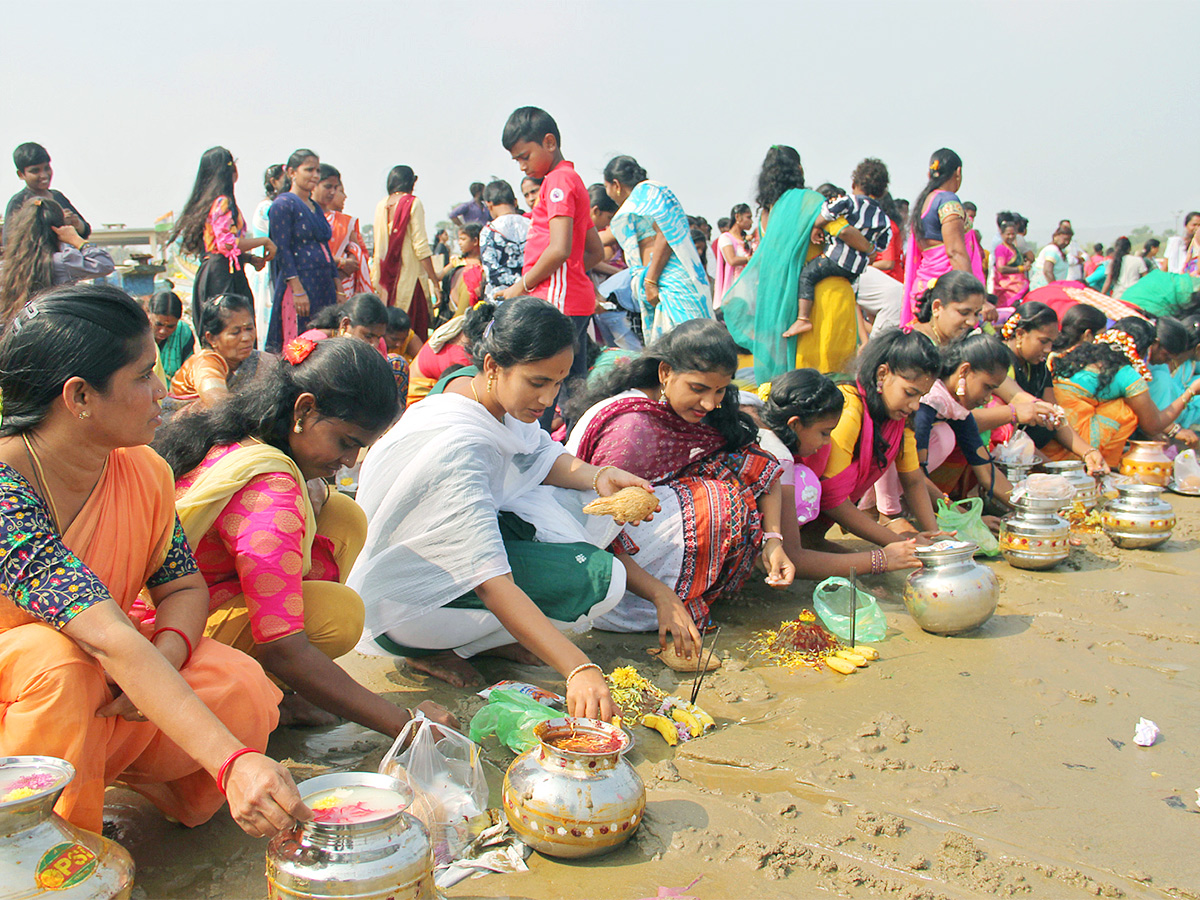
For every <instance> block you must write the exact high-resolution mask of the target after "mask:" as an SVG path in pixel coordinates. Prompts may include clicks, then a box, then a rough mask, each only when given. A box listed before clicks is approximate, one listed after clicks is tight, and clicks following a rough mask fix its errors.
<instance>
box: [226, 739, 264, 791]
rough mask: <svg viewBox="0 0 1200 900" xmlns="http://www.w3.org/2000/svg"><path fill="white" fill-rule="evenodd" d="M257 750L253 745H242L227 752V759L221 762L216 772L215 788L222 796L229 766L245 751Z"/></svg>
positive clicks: (252, 751) (244, 753)
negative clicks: (239, 748)
mask: <svg viewBox="0 0 1200 900" xmlns="http://www.w3.org/2000/svg"><path fill="white" fill-rule="evenodd" d="M258 752H259V751H257V750H255V749H254V748H253V747H243V748H242V749H241V750H235V751H233V753H231V754H229V759H227V760H225V762H223V763H221V768H220V769H219V770H218V772H217V790H219V791H220V792H221V795H222V796H224V795H225V779H226V778H228V777H229V767H230V766H232V765H233V764H234V763H235V762H236V761H237V760H238V759H239V758H240V757H242V756H245V755H246V754H247V753H258Z"/></svg>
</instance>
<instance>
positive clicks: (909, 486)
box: [896, 469, 937, 533]
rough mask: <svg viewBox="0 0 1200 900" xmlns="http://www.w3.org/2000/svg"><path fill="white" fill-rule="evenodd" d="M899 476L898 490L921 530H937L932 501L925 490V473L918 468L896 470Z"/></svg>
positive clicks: (929, 531) (928, 531) (930, 531)
mask: <svg viewBox="0 0 1200 900" xmlns="http://www.w3.org/2000/svg"><path fill="white" fill-rule="evenodd" d="M896 474H897V475H899V476H900V490H901V491H902V492H903V493H904V499H905V500H907V501H908V508H909V509H910V510H912V513H913V517H914V518H916V520H917V527H918V528H920V529H921V531H924V532H927V533H933V532H936V531H937V516H935V515H934V512H933V502H932V501H931V500H930V499H929V491H927V490H925V475H924V474H923V473H922V472H921V470H920V469H913V470H912V471H911V472H897V473H896Z"/></svg>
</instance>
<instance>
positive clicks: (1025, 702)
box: [106, 494, 1200, 900]
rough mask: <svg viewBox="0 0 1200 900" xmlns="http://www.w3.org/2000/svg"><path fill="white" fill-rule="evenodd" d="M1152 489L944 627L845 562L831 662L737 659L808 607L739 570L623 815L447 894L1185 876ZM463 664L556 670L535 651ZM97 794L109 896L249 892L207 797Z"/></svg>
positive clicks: (340, 745) (319, 739) (549, 682)
mask: <svg viewBox="0 0 1200 900" xmlns="http://www.w3.org/2000/svg"><path fill="white" fill-rule="evenodd" d="M1165 496H1166V497H1167V499H1169V500H1170V502H1171V503H1172V505H1173V506H1174V507H1175V509H1176V512H1177V514H1178V515H1179V524H1178V526H1177V528H1176V531H1175V535H1174V537H1173V538H1172V540H1171V541H1170V542H1169V543H1168V544H1166V545H1164V546H1163V547H1162V548H1160V549H1158V550H1153V551H1124V550H1117V549H1116V548H1115V547H1113V546H1112V544H1111V543H1110V542H1109V541H1108V539H1107V538H1106V537H1104V536H1103V535H1094V536H1087V537H1084V538H1083V542H1084V546H1082V547H1077V548H1074V549H1073V551H1072V557H1071V559H1070V560H1069V561H1068V562H1067V563H1065V564H1063V565H1061V566H1059V568H1058V569H1056V570H1054V571H1052V572H1044V573H1032V572H1022V571H1020V570H1017V569H1013V568H1011V567H1010V566H1008V565H1007V564H1006V563H1004V562H1003V561H999V562H994V563H991V565H992V566H993V567H994V568H995V570H996V572H997V574H998V575H999V577H1000V583H1001V594H1000V605H999V608H998V610H997V612H996V615H995V616H994V617H993V618H992V620H991V621H989V622H988V623H987V624H986V625H985V626H984V627H983V628H981V629H979V630H978V631H976V632H974V633H972V634H969V635H966V636H962V637H951V638H945V637H935V636H933V635H929V634H926V633H924V632H922V631H921V630H920V629H919V628H918V627H917V626H916V625H915V624H914V623H913V621H912V619H911V618H910V617H909V616H908V614H907V612H906V611H905V609H904V606H903V604H902V603H901V602H900V596H901V591H902V588H903V581H904V579H903V575H902V574H896V575H888V576H882V577H878V578H874V579H870V578H866V579H862V584H863V586H864V587H866V588H867V589H869V590H872V591H873V592H874V593H876V595H877V596H878V597H879V598H880V601H881V605H882V607H883V609H884V611H885V613H886V614H887V619H888V625H889V631H888V637H887V639H886V640H884V641H880V642H878V643H877V644H876V645H875V646H877V647H878V649H879V651H880V654H881V658H880V659H879V660H878V661H876V662H873V663H872V664H871V665H870V666H869V667H868V668H866V669H861V670H859V671H858V672H857V673H855V674H854V675H852V676H841V675H837V674H834V673H831V672H828V671H822V672H819V673H818V672H814V671H812V670H808V669H801V670H798V671H789V670H787V669H782V668H777V667H772V666H766V665H763V664H762V663H761V662H759V661H757V660H754V659H750V658H749V654H748V652H747V650H746V649H745V643H746V641H747V639H748V638H749V636H750V635H751V634H753V633H754V632H755V631H758V630H760V629H763V628H767V627H774V626H777V625H778V624H779V622H780V621H781V620H783V619H788V618H792V617H793V616H794V615H795V614H796V613H797V612H798V611H799V610H800V609H804V608H811V605H810V601H809V596H810V594H811V590H812V584H811V583H799V584H797V585H796V586H795V587H793V588H791V589H789V590H787V591H784V592H777V591H772V590H770V589H768V588H766V587H765V586H763V585H762V584H761V583H752V584H751V585H750V586H748V588H747V590H746V591H745V592H744V595H743V596H742V598H740V600H739V601H738V602H737V603H735V604H729V605H728V606H727V607H726V608H724V609H718V611H717V615H718V619H719V620H720V621H721V623H722V625H723V631H722V635H721V646H720V647H719V648H718V655H721V656H726V655H727V660H726V666H725V667H724V668H723V669H722V670H721V671H719V672H717V673H714V674H712V675H710V676H709V677H708V679H707V680H706V682H705V687H704V690H703V692H702V694H701V698H700V704H701V705H702V706H704V707H705V708H706V709H707V710H708V711H709V712H710V713H711V714H712V715H713V716H715V717H716V719H717V721H718V725H719V728H718V729H717V730H716V731H715V732H712V733H710V734H708V735H706V736H704V737H703V738H700V739H698V740H695V741H692V742H690V743H687V744H685V745H681V746H680V747H678V748H675V749H671V748H668V747H667V745H666V744H665V743H664V742H663V741H662V740H661V739H660V738H659V737H658V736H657V735H656V734H655V733H653V732H650V731H648V730H646V729H644V728H637V729H634V731H635V736H636V738H637V745H636V747H635V749H634V750H633V751H632V753H631V755H630V757H629V758H630V760H631V761H632V762H633V763H634V765H635V766H636V767H637V769H638V771H639V773H640V774H641V775H642V777H643V779H644V780H645V781H646V785H647V788H648V804H647V807H646V815H645V819H644V822H643V824H642V827H641V828H640V830H639V831H638V833H637V835H636V836H635V837H634V839H633V840H631V841H630V842H629V843H628V844H627V845H625V846H624V847H623V848H621V849H620V850H618V851H617V852H615V853H613V854H612V855H609V856H606V857H601V858H599V859H594V860H588V861H581V862H559V861H556V860H552V859H549V858H543V857H541V856H539V855H538V854H536V853H535V854H533V855H532V856H530V858H529V860H528V863H529V868H530V871H529V872H526V873H521V874H517V875H491V876H488V877H486V878H481V879H475V880H469V881H465V882H462V883H460V884H459V885H457V886H455V887H454V888H452V889H450V891H448V892H447V896H448V897H453V898H464V897H510V898H539V900H540V898H568V900H576V898H578V900H638V898H645V897H656V896H658V888H659V887H660V886H664V887H670V888H676V889H680V888H684V887H686V886H687V885H688V884H689V883H691V882H692V881H693V879H695V878H697V877H700V881H699V882H698V883H697V884H695V886H694V887H692V888H691V890H688V891H682V892H681V896H689V897H695V898H698V900H725V898H785V897H786V898H795V897H813V896H834V895H836V896H842V897H848V898H867V897H888V898H897V900H941V898H953V900H959V898H992V897H1008V896H1025V897H1030V898H1056V900H1057V898H1066V900H1069V898H1085V897H1094V896H1100V897H1132V898H1182V900H1200V854H1198V853H1197V843H1198V842H1197V834H1198V833H1200V808H1198V807H1197V805H1196V799H1197V795H1196V789H1197V788H1200V715H1198V713H1197V711H1198V710H1200V692H1198V688H1200V604H1198V603H1197V596H1198V592H1197V589H1196V584H1197V581H1198V579H1200V552H1197V550H1198V549H1200V499H1192V498H1186V497H1180V496H1176V495H1171V494H1168V495H1165ZM579 640H580V643H581V645H582V646H583V647H584V648H585V649H586V650H587V652H588V653H589V654H592V658H593V659H595V660H596V661H598V662H600V663H602V664H603V665H604V666H605V668H606V670H611V667H612V666H614V665H620V664H627V663H635V664H637V665H638V667H639V669H640V670H641V671H642V672H643V673H644V674H647V675H648V677H650V678H651V679H652V680H654V681H656V682H657V683H658V684H659V685H660V686H662V687H663V688H664V689H666V690H668V691H671V690H675V689H676V687H677V686H679V687H678V691H679V693H681V694H685V695H686V692H687V685H686V684H683V681H684V679H682V678H681V677H680V676H678V675H676V674H675V673H672V672H670V671H669V670H666V669H665V668H663V667H662V666H661V665H659V664H658V663H656V662H653V661H651V660H650V658H649V657H647V656H646V654H645V648H646V647H648V646H651V645H652V641H651V637H650V636H649V635H635V636H630V635H611V634H603V633H600V632H592V633H590V634H588V635H585V636H583V637H581V638H580V639H579ZM342 662H343V664H344V665H345V666H346V667H347V668H348V669H349V670H350V671H351V672H353V673H354V674H355V675H356V676H357V677H359V678H360V679H361V680H363V681H364V682H365V683H367V684H369V685H371V686H372V687H373V688H374V689H375V690H378V691H381V692H389V696H390V698H391V699H392V700H394V701H395V702H397V703H401V704H403V705H405V706H410V705H413V704H414V703H416V702H419V701H420V700H422V699H425V698H426V697H430V696H432V697H433V698H434V699H436V700H439V701H440V702H442V703H445V704H446V705H447V706H449V707H450V708H451V709H452V710H453V711H454V712H455V713H456V714H457V715H458V716H459V717H460V718H461V719H462V720H463V721H464V722H465V721H467V720H468V719H469V718H470V716H471V715H472V714H473V713H474V712H475V710H477V709H478V708H479V706H480V705H481V704H482V701H481V700H480V699H479V698H477V697H475V696H474V695H467V694H466V693H465V692H459V691H453V690H450V689H447V688H445V687H444V686H441V685H437V684H434V683H431V682H428V681H427V680H426V679H425V678H424V677H423V676H420V675H417V674H415V673H413V672H411V671H409V670H407V669H404V668H398V667H397V666H396V665H395V664H394V663H393V662H392V661H389V660H382V659H368V658H366V657H361V656H357V655H354V656H351V657H347V658H346V659H344V660H343V661H342ZM481 670H482V671H483V674H484V676H485V677H486V678H487V679H488V681H489V683H490V682H493V681H496V680H499V679H501V678H518V679H522V680H526V681H532V682H535V683H540V684H544V685H546V686H548V687H557V688H559V689H561V681H560V680H557V679H556V678H554V677H552V673H551V672H550V670H548V669H537V668H530V667H524V666H519V665H515V664H512V663H506V662H502V661H499V660H487V661H483V662H482V663H481ZM1139 716H1145V717H1146V718H1149V719H1153V720H1154V721H1155V722H1157V723H1158V725H1159V727H1160V728H1161V729H1162V737H1161V738H1160V739H1159V741H1158V743H1157V744H1156V745H1155V746H1153V747H1150V748H1141V747H1138V746H1136V745H1135V744H1134V743H1133V731H1134V725H1135V723H1136V722H1137V720H1138V718H1139ZM388 743H389V742H387V741H386V740H385V739H384V738H382V737H381V736H378V735H375V734H373V733H371V732H368V731H366V730H365V729H362V728H359V727H357V726H354V725H341V726H338V727H335V728H330V729H323V730H301V729H284V730H281V731H280V732H279V733H277V734H276V735H275V736H274V738H273V739H272V742H271V747H270V752H271V753H272V754H274V755H275V756H276V757H277V758H287V759H289V760H292V761H294V771H295V775H296V777H297V779H298V780H299V779H302V778H305V777H309V776H311V775H313V774H320V773H321V772H324V771H328V770H353V769H360V770H361V769H367V770H374V768H375V766H376V765H377V764H378V762H379V760H380V758H381V757H382V756H383V754H384V752H385V751H386V750H387V746H388ZM486 758H487V761H488V767H489V780H490V782H491V785H492V797H491V802H492V805H493V806H498V805H499V786H500V781H501V778H502V777H503V771H504V769H505V768H506V767H507V765H508V763H509V762H510V761H511V760H512V758H513V755H512V754H511V753H510V752H509V751H508V750H507V749H506V748H503V747H498V746H497V745H496V744H494V743H490V744H488V745H487V751H486ZM109 803H110V810H109V812H108V814H107V816H106V818H108V819H109V820H111V823H112V826H110V827H115V829H116V832H117V836H118V837H119V839H120V840H122V842H123V843H125V845H126V846H127V847H129V848H130V850H131V851H132V852H133V854H134V857H135V860H136V862H137V866H138V878H137V887H136V888H135V892H134V897H135V898H142V900H147V898H149V900H168V898H170V900H177V898H239V900H240V898H254V900H260V898H264V897H265V896H266V888H265V881H264V878H263V853H264V850H265V843H266V842H265V841H256V840H251V839H249V838H247V837H245V836H244V835H242V833H241V832H240V831H239V830H238V829H237V828H236V826H234V825H233V824H232V822H231V821H230V820H229V818H228V816H227V815H225V814H224V813H221V814H218V815H217V817H216V818H215V819H214V821H212V822H210V823H209V824H208V825H205V826H203V827H201V828H197V829H193V830H190V831H189V830H186V829H183V828H181V827H179V826H175V825H170V824H167V823H166V822H164V821H163V820H162V819H161V818H160V817H159V816H158V815H157V813H156V812H155V811H154V810H153V809H152V808H147V805H146V804H145V803H144V802H143V801H141V800H140V799H139V798H137V797H136V795H133V794H131V793H129V792H127V791H123V790H120V789H113V790H111V791H110V792H109ZM669 896H674V895H669Z"/></svg>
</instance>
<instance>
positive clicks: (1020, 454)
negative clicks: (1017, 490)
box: [993, 429, 1037, 466]
mask: <svg viewBox="0 0 1200 900" xmlns="http://www.w3.org/2000/svg"><path fill="white" fill-rule="evenodd" d="M993 456H995V457H996V462H999V463H1010V464H1015V465H1023V466H1027V465H1029V464H1030V463H1032V462H1033V461H1034V460H1035V459H1036V458H1037V446H1036V445H1035V444H1034V443H1033V439H1032V438H1031V437H1030V436H1029V435H1028V434H1026V433H1025V432H1024V431H1021V430H1020V429H1018V430H1017V431H1015V432H1013V435H1012V437H1010V438H1009V439H1008V440H1007V441H1005V442H1004V443H1003V444H1000V445H999V446H998V447H996V450H995V453H993Z"/></svg>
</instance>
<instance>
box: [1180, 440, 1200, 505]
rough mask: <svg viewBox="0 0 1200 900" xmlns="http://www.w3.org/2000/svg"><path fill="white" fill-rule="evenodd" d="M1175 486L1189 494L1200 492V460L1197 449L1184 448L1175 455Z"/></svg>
mask: <svg viewBox="0 0 1200 900" xmlns="http://www.w3.org/2000/svg"><path fill="white" fill-rule="evenodd" d="M1175 487H1177V488H1178V489H1179V490H1181V491H1186V492H1188V493H1189V494H1190V493H1200V461H1197V460H1196V451H1195V450H1184V451H1183V452H1182V453H1180V454H1179V455H1178V456H1176V457H1175Z"/></svg>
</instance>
